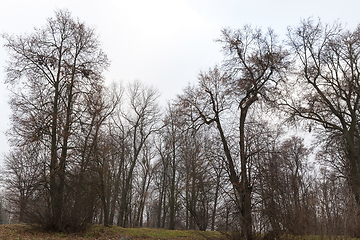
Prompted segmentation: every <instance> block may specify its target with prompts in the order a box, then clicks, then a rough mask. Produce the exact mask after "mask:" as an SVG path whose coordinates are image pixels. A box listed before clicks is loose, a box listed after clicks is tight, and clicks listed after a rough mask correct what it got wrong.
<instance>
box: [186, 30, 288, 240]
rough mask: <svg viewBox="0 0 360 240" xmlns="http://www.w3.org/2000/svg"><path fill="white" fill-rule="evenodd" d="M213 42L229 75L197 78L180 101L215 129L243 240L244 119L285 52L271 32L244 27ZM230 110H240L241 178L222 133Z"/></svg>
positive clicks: (281, 66)
mask: <svg viewBox="0 0 360 240" xmlns="http://www.w3.org/2000/svg"><path fill="white" fill-rule="evenodd" d="M218 41H219V42H221V43H222V44H223V50H224V53H225V55H226V57H227V59H226V61H225V67H226V68H227V72H228V73H221V71H220V70H219V69H218V68H215V69H213V70H210V71H209V72H208V73H202V74H200V76H199V86H198V87H197V88H195V89H190V88H189V89H188V90H187V91H186V93H185V96H183V99H184V101H185V102H187V104H190V105H191V106H192V107H194V108H195V109H196V110H197V112H198V114H199V118H200V119H201V120H202V121H203V122H204V123H206V124H211V123H214V124H215V125H216V128H217V130H218V133H219V136H220V138H221V142H222V145H223V150H224V154H225V156H226V161H227V166H228V171H229V179H230V181H231V183H232V184H233V187H234V189H235V191H236V193H237V199H238V207H239V211H240V214H241V229H242V231H243V234H244V236H245V237H246V238H247V239H252V218H251V189H252V187H251V184H250V181H249V178H250V175H249V174H250V169H249V168H248V167H249V164H248V158H249V155H248V154H249V153H247V152H246V149H247V148H246V142H245V139H246V136H245V128H246V127H245V126H246V117H247V115H248V112H249V110H250V107H252V106H253V104H254V103H255V102H256V101H258V100H259V99H260V98H262V99H265V100H266V99H268V95H269V94H268V93H269V92H271V91H272V90H273V89H274V88H275V86H276V83H277V82H278V81H279V80H280V79H281V73H282V71H283V70H285V69H286V68H287V67H288V62H287V61H286V57H287V53H286V52H285V51H283V50H282V49H281V47H280V46H279V45H278V44H277V42H276V36H275V34H274V33H273V32H272V31H271V30H269V31H268V32H267V33H266V34H263V33H262V32H261V31H260V30H257V29H252V28H251V27H249V26H245V27H244V28H243V29H241V30H235V31H233V30H230V29H224V30H223V31H222V38H221V39H219V40H218ZM235 105H236V107H235V108H234V106H235ZM230 109H231V110H232V111H234V112H236V111H237V110H239V111H238V114H239V116H238V117H237V118H236V119H237V120H238V124H239V125H238V126H239V127H238V130H239V136H238V141H239V142H238V144H239V151H240V156H239V157H240V160H241V161H240V175H239V174H238V172H237V170H236V166H235V161H234V156H233V154H232V153H231V146H230V145H229V137H228V136H227V135H226V134H227V132H226V131H225V130H224V127H225V126H224V123H223V121H224V114H225V112H226V111H228V110H230Z"/></svg>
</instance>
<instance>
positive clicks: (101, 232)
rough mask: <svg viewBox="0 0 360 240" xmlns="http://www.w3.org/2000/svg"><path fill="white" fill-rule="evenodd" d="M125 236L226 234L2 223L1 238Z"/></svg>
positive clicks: (214, 236)
mask: <svg viewBox="0 0 360 240" xmlns="http://www.w3.org/2000/svg"><path fill="white" fill-rule="evenodd" d="M123 236H129V237H130V238H131V239H132V240H133V239H161V240H166V239H168V240H170V239H181V240H184V239H191V240H203V239H214V240H215V239H222V238H223V237H224V236H223V235H222V234H221V233H219V232H199V231H182V230H165V229H151V228H121V227H115V226H114V227H109V228H106V227H103V226H92V227H91V228H89V229H88V230H86V231H83V232H78V233H51V232H45V231H42V230H40V229H37V228H35V227H32V226H29V225H26V224H10V225H0V239H1V240H13V239H14V240H15V239H16V240H35V239H48V240H65V239H74V240H80V239H83V240H85V239H86V240H91V239H98V240H105V239H106V240H109V239H117V240H119V239H120V238H121V237H123Z"/></svg>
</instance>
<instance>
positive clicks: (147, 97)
mask: <svg viewBox="0 0 360 240" xmlns="http://www.w3.org/2000/svg"><path fill="white" fill-rule="evenodd" d="M128 96H129V111H128V112H127V113H124V114H123V117H124V119H125V120H126V122H127V123H128V125H129V127H130V128H129V131H130V132H129V138H130V141H131V157H130V162H129V166H128V169H127V170H126V171H127V172H126V176H125V178H124V186H123V189H122V194H121V200H120V209H119V221H118V224H119V225H120V226H128V225H129V221H128V220H129V219H128V217H129V215H128V210H129V207H130V204H131V201H130V190H131V183H132V180H133V173H134V169H135V166H136V165H137V164H138V163H139V161H140V160H141V153H142V150H143V147H144V146H145V143H146V142H147V141H148V140H149V139H150V136H151V135H152V134H154V133H155V132H156V131H158V130H159V128H160V125H159V123H160V122H159V120H160V109H159V106H158V104H157V98H158V96H159V93H158V92H157V90H155V89H154V88H151V87H147V86H145V85H143V84H141V83H140V82H138V81H135V82H134V83H133V84H131V85H129V88H128Z"/></svg>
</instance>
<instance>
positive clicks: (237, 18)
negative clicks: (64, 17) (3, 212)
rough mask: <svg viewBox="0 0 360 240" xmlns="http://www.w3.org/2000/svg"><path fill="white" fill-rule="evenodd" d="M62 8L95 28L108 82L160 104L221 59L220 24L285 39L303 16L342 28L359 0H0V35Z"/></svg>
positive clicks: (0, 61)
mask: <svg viewBox="0 0 360 240" xmlns="http://www.w3.org/2000/svg"><path fill="white" fill-rule="evenodd" d="M63 8H67V9H69V10H70V11H71V12H72V14H73V16H74V17H78V18H79V19H80V20H81V21H84V22H85V23H86V24H87V25H89V26H93V27H95V29H96V30H97V33H98V34H99V36H100V40H101V42H102V44H103V45H102V48H103V50H104V51H105V53H107V54H108V57H109V59H110V60H111V67H110V69H109V71H108V72H107V73H106V78H107V81H109V82H111V81H122V82H127V81H131V80H134V79H139V80H141V81H142V82H144V83H147V84H150V85H154V86H155V87H157V88H158V89H159V91H160V92H161V94H162V97H161V101H162V102H163V103H165V101H166V100H171V99H173V98H174V97H175V96H176V94H180V93H181V91H182V89H183V88H184V87H185V86H186V85H187V84H188V83H189V82H193V81H195V80H196V78H197V75H198V73H199V71H200V70H206V69H208V68H209V67H212V66H214V65H215V64H219V63H221V60H222V54H221V52H220V49H221V46H220V45H219V44H218V43H215V42H214V39H216V38H218V37H219V36H220V30H221V28H223V27H231V28H241V27H242V26H243V25H245V24H251V25H252V26H254V27H255V26H256V27H262V28H263V29H264V30H266V29H267V28H268V27H271V28H273V29H274V30H275V32H276V33H277V34H279V35H281V37H285V34H286V28H287V27H288V26H296V25H297V24H299V22H300V20H301V19H305V18H308V17H314V18H318V17H320V18H321V19H322V20H323V21H324V22H333V21H335V20H337V19H338V20H340V22H342V23H344V24H347V26H348V27H349V28H353V27H355V26H356V25H357V24H358V23H360V15H359V9H360V0H341V1H340V0H301V1H300V0H296V1H295V0H252V1H250V0H248V1H244V0H237V1H236V0H102V1H95V0H87V1H85V0H81V1H80V0H60V1H58V0H31V1H29V0H1V1H0V34H1V33H8V34H15V35H19V34H23V33H26V32H27V33H30V32H32V31H33V28H34V27H41V26H44V25H45V24H46V19H47V18H48V17H53V16H54V10H56V9H63ZM3 43H4V42H3V40H2V39H0V44H1V46H0V109H1V114H0V153H4V152H6V151H7V149H8V145H7V141H6V137H5V131H6V130H7V129H8V128H9V115H10V110H9V107H8V104H7V101H8V99H7V94H8V92H7V90H6V86H5V85H4V84H3V82H4V78H5V74H4V71H3V69H4V66H5V65H6V59H7V54H6V52H5V50H4V48H3V47H2V45H3Z"/></svg>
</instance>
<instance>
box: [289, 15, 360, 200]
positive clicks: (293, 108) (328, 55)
mask: <svg viewBox="0 0 360 240" xmlns="http://www.w3.org/2000/svg"><path fill="white" fill-rule="evenodd" d="M288 36H289V44H290V46H291V47H292V50H293V53H294V56H295V57H296V64H297V65H296V66H297V69H296V70H297V71H296V79H297V81H296V84H297V85H298V86H301V89H300V91H297V93H296V96H295V97H294V98H293V99H292V100H286V101H285V102H284V105H286V106H287V107H288V108H287V109H288V112H289V113H290V116H293V117H295V119H306V120H309V121H310V123H311V125H310V127H309V130H310V131H311V126H312V127H313V128H315V127H318V128H317V130H323V131H320V133H321V135H322V136H323V138H324V137H330V138H337V139H338V140H339V141H338V143H340V144H341V145H342V147H343V151H344V153H345V157H346V169H345V170H346V176H347V178H348V182H349V184H350V186H351V190H352V193H353V194H354V196H355V199H356V202H357V203H358V205H360V169H359V161H360V152H359V149H360V148H359V116H360V114H359V101H360V90H359V89H360V85H359V84H360V81H359V76H360V74H359V73H360V72H359V65H358V64H359V58H360V54H359V53H360V48H359V43H360V27H357V28H356V29H355V30H354V31H349V30H344V29H343V28H342V27H341V25H340V24H339V23H337V22H335V23H334V24H323V23H322V22H321V21H320V20H319V21H318V22H315V21H313V20H312V19H308V20H304V21H302V22H301V23H300V25H299V26H297V27H293V28H289V32H288ZM294 89H295V90H299V89H298V88H293V90H294ZM315 129H316V128H315ZM319 136H320V134H319Z"/></svg>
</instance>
